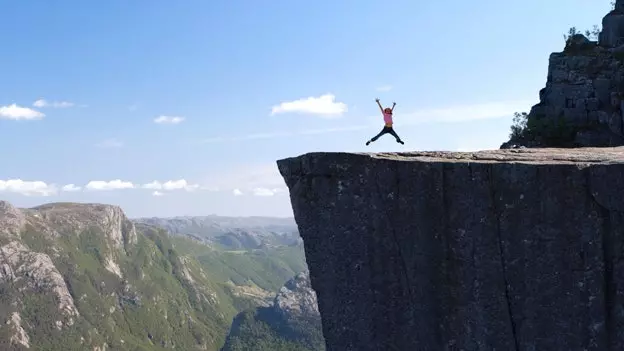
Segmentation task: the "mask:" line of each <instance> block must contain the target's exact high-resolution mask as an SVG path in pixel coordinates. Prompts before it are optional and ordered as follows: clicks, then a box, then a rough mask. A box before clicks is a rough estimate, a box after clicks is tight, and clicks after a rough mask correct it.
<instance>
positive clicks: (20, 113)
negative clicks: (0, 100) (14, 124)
mask: <svg viewBox="0 0 624 351" xmlns="http://www.w3.org/2000/svg"><path fill="white" fill-rule="evenodd" d="M44 116H45V114H43V113H41V112H39V111H36V110H33V109H31V108H28V107H21V106H17V105H16V104H12V105H8V106H0V119H11V120H15V121H18V120H22V119H25V120H33V119H42V118H43V117H44Z"/></svg>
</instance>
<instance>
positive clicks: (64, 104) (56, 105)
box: [33, 99, 75, 108]
mask: <svg viewBox="0 0 624 351" xmlns="http://www.w3.org/2000/svg"><path fill="white" fill-rule="evenodd" d="M74 105H75V104H74V103H73V102H68V101H52V102H49V101H47V100H45V99H39V100H37V101H35V102H33V106H35V107H39V108H42V107H54V108H67V107H72V106H74Z"/></svg>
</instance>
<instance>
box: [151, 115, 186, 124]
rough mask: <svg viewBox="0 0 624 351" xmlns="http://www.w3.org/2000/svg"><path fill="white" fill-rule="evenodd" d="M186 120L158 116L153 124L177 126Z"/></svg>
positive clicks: (176, 117) (177, 117)
mask: <svg viewBox="0 0 624 351" xmlns="http://www.w3.org/2000/svg"><path fill="white" fill-rule="evenodd" d="M185 119H186V118H184V117H180V116H158V117H156V118H154V123H157V124H179V123H182V122H184V120H185Z"/></svg>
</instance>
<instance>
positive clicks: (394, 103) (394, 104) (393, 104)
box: [391, 102, 396, 112]
mask: <svg viewBox="0 0 624 351" xmlns="http://www.w3.org/2000/svg"><path fill="white" fill-rule="evenodd" d="M394 106H396V102H393V103H392V108H391V110H392V112H394Z"/></svg>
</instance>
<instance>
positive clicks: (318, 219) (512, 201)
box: [277, 148, 624, 351]
mask: <svg viewBox="0 0 624 351" xmlns="http://www.w3.org/2000/svg"><path fill="white" fill-rule="evenodd" d="M277 164H278V168H279V171H280V173H281V174H282V176H283V178H284V180H285V181H286V184H287V186H288V188H289V191H290V199H291V203H292V207H293V211H294V215H295V220H296V221H297V225H298V227H299V231H300V234H301V236H302V238H303V240H304V243H305V251H306V259H307V263H308V267H309V270H310V278H311V282H312V287H313V289H314V290H315V291H316V295H317V298H318V306H319V310H320V313H321V317H322V323H323V333H324V336H325V340H326V342H327V349H328V350H341V351H343V350H360V351H362V350H623V349H624V328H623V327H624V304H623V301H624V300H623V299H624V260H622V252H623V245H624V240H623V239H624V196H622V194H624V148H600V149H599V148H585V149H516V150H492V151H481V152H472V153H451V152H413V153H383V154H365V153H360V154H356V153H310V154H305V155H301V156H298V157H293V158H287V159H283V160H279V161H278V162H277Z"/></svg>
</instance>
